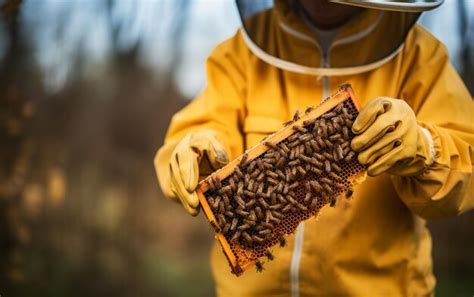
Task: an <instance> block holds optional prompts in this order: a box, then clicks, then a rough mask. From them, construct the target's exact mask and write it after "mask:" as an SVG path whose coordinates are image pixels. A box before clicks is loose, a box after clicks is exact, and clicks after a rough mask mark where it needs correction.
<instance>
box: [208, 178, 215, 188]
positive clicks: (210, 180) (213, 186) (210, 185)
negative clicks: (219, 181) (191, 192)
mask: <svg viewBox="0 0 474 297" xmlns="http://www.w3.org/2000/svg"><path fill="white" fill-rule="evenodd" d="M207 185H208V187H209V190H210V191H215V190H216V185H215V184H214V181H213V180H212V178H208V180H207Z"/></svg>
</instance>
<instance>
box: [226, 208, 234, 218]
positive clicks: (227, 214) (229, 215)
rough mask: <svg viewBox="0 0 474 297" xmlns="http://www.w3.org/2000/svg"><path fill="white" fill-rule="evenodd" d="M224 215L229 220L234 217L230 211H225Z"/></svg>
mask: <svg viewBox="0 0 474 297" xmlns="http://www.w3.org/2000/svg"><path fill="white" fill-rule="evenodd" d="M231 207H232V205H231ZM224 214H225V215H226V216H228V217H229V218H233V217H235V214H234V213H233V212H232V211H230V210H227V211H226V212H225V213H224Z"/></svg>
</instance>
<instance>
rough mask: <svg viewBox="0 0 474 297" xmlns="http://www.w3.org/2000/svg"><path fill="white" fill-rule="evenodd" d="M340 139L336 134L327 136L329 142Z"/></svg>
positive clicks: (339, 135)
mask: <svg viewBox="0 0 474 297" xmlns="http://www.w3.org/2000/svg"><path fill="white" fill-rule="evenodd" d="M340 138H342V136H341V134H339V133H336V134H333V135H331V136H329V140H331V141H336V140H338V139H340Z"/></svg>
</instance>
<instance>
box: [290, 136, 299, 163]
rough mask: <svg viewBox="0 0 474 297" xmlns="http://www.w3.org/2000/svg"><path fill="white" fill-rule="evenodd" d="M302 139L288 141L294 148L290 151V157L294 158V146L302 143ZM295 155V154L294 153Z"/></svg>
mask: <svg viewBox="0 0 474 297" xmlns="http://www.w3.org/2000/svg"><path fill="white" fill-rule="evenodd" d="M300 143H301V141H300V140H299V139H296V140H293V141H292V142H290V143H288V147H290V148H292V149H293V150H292V151H291V152H290V159H292V157H291V156H292V153H294V148H295V147H297V146H298V145H300ZM293 156H294V154H293Z"/></svg>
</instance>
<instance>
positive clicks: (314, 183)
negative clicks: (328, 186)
mask: <svg viewBox="0 0 474 297" xmlns="http://www.w3.org/2000/svg"><path fill="white" fill-rule="evenodd" d="M309 185H310V186H311V187H312V188H313V189H314V190H315V191H316V192H321V191H322V190H323V187H322V186H321V184H320V183H319V182H318V181H316V180H313V181H310V182H309Z"/></svg>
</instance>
